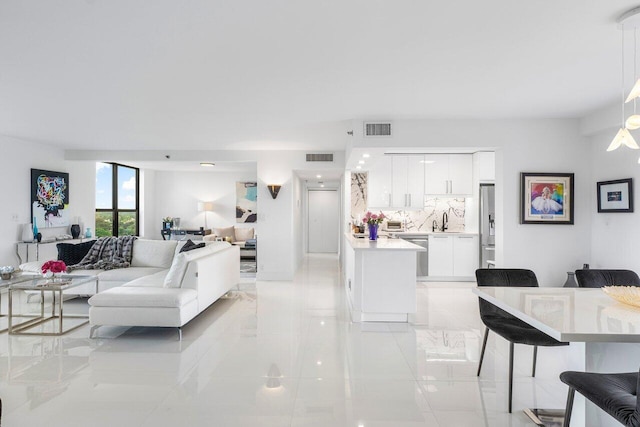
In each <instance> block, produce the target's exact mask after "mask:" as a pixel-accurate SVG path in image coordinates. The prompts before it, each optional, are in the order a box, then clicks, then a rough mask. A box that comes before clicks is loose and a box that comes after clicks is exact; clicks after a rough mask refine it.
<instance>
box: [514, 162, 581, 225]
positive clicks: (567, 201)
mask: <svg viewBox="0 0 640 427" xmlns="http://www.w3.org/2000/svg"><path fill="white" fill-rule="evenodd" d="M520 185H521V191H520V223H521V224H573V174H572V173H533V172H522V173H521V174H520Z"/></svg>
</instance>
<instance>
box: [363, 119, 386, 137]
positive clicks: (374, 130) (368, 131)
mask: <svg viewBox="0 0 640 427" xmlns="http://www.w3.org/2000/svg"><path fill="white" fill-rule="evenodd" d="M364 136H391V123H366V122H365V124H364Z"/></svg>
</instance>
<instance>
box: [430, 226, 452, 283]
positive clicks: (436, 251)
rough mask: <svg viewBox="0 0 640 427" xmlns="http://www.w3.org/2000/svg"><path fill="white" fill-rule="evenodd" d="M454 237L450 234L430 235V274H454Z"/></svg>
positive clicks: (438, 275) (439, 275) (443, 275)
mask: <svg viewBox="0 0 640 427" xmlns="http://www.w3.org/2000/svg"><path fill="white" fill-rule="evenodd" d="M452 253H453V238H452V236H449V235H439V234H437V235H433V234H432V235H430V236H429V256H428V257H429V276H437V277H441V276H442V277H446V276H451V275H452V274H453V257H452Z"/></svg>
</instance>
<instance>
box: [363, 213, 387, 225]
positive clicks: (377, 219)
mask: <svg viewBox="0 0 640 427" xmlns="http://www.w3.org/2000/svg"><path fill="white" fill-rule="evenodd" d="M385 219H387V217H386V216H384V214H383V213H382V212H380V213H379V214H372V213H371V211H367V213H366V214H364V218H362V222H364V223H365V224H367V225H371V224H375V225H379V224H380V223H381V222H382V221H384V220H385Z"/></svg>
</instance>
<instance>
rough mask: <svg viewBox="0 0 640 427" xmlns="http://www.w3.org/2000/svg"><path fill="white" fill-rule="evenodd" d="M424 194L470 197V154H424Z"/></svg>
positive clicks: (471, 175)
mask: <svg viewBox="0 0 640 427" xmlns="http://www.w3.org/2000/svg"><path fill="white" fill-rule="evenodd" d="M424 165H425V174H424V178H425V179H424V188H425V194H433V195H449V196H455V195H470V194H472V193H473V156H472V155H471V154H426V155H425V156H424Z"/></svg>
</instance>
